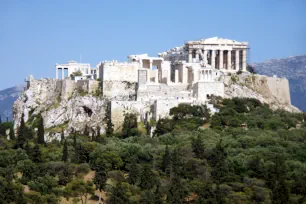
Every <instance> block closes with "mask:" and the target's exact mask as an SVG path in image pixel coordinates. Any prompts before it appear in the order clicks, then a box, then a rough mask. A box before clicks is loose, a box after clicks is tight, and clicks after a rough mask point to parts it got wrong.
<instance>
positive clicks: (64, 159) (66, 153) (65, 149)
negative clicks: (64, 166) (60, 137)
mask: <svg viewBox="0 0 306 204" xmlns="http://www.w3.org/2000/svg"><path fill="white" fill-rule="evenodd" d="M62 161H64V162H67V161H68V146H67V140H65V141H64V147H63V156H62Z"/></svg>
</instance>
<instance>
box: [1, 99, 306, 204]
mask: <svg viewBox="0 0 306 204" xmlns="http://www.w3.org/2000/svg"><path fill="white" fill-rule="evenodd" d="M211 102H212V103H214V105H215V107H217V108H218V109H219V112H217V113H215V114H214V115H212V114H210V112H209V110H208V109H207V107H206V106H190V105H186V104H181V105H179V106H178V107H176V108H173V109H171V111H170V115H171V118H163V119H160V120H158V121H148V122H146V123H140V122H139V121H137V116H136V115H134V114H132V113H127V114H125V119H124V123H123V127H122V132H121V133H114V131H113V125H112V121H111V119H110V116H109V115H106V117H105V121H104V123H105V124H106V126H105V129H106V131H105V134H100V133H99V132H100V131H99V130H100V127H96V128H95V129H90V128H85V130H84V132H82V133H81V132H77V131H72V132H73V133H72V134H71V135H69V136H68V137H64V135H63V134H62V137H61V140H60V141H57V140H54V141H52V142H49V143H46V142H45V140H44V132H45V131H46V130H45V129H44V126H43V119H42V118H41V117H39V116H35V117H34V116H33V117H32V118H31V120H28V121H27V122H24V120H22V121H21V124H20V126H19V128H18V131H17V134H16V136H15V134H14V131H13V124H12V123H11V122H2V123H1V124H0V135H1V136H0V203H39V204H42V203H82V204H84V203H97V202H101V203H110V204H123V203H143V204H151V203H152V204H155V203H156V204H162V203H175V204H179V203H211V204H215V203H216V204H217V203H241V204H242V203H243V204H247V203H252V204H253V203H273V204H274V203H275V204H285V203H297V204H298V203H306V142H305V141H306V125H305V122H304V121H305V119H306V118H305V117H306V116H305V114H302V113H301V114H297V113H289V112H286V111H283V110H277V111H272V110H271V109H270V108H269V106H268V105H267V104H262V103H261V102H260V101H258V100H256V99H241V98H233V99H231V100H230V99H221V98H212V99H211ZM151 129H154V133H153V136H152V137H150V136H149V134H148V133H149V132H151V131H150V130H151ZM9 130H10V131H9ZM99 200H100V201H99Z"/></svg>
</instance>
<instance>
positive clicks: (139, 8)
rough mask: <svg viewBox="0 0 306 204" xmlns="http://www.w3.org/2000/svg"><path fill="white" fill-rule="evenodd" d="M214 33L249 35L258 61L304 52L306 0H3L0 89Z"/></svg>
mask: <svg viewBox="0 0 306 204" xmlns="http://www.w3.org/2000/svg"><path fill="white" fill-rule="evenodd" d="M214 36H218V37H223V38H229V39H235V40H238V41H248V42H249V44H250V47H251V51H250V55H249V60H250V61H251V62H259V61H263V60H266V59H271V58H281V57H287V56H293V55H301V54H305V53H306V0H218V1H212V0H209V1H205V0H168V1H167V0H152V1H149V0H121V1H119V0H109V1H106V0H88V1H85V0H0V61H1V67H0V73H1V80H0V89H4V88H7V87H10V86H13V85H16V84H20V83H23V80H24V78H25V77H26V76H27V75H29V74H33V75H34V76H35V77H36V78H40V77H55V63H66V62H67V61H68V60H76V61H79V59H80V55H82V62H88V63H91V65H92V66H95V65H96V64H97V63H98V62H100V61H103V60H112V59H117V60H120V61H123V60H126V56H127V55H129V54H141V53H148V54H150V55H153V56H155V55H156V54H157V53H158V52H162V51H165V50H167V49H169V48H172V47H176V46H179V45H181V44H183V43H184V42H185V41H187V40H197V39H200V38H209V37H214Z"/></svg>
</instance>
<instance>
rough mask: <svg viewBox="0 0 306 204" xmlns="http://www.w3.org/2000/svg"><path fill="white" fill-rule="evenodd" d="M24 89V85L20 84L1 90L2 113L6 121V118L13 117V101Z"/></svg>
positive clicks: (0, 108)
mask: <svg viewBox="0 0 306 204" xmlns="http://www.w3.org/2000/svg"><path fill="white" fill-rule="evenodd" d="M23 90H24V87H23V86H21V85H20V86H14V87H11V88H7V89H4V90H1V91H0V115H1V118H2V121H5V120H6V118H8V119H9V120H12V119H13V103H14V102H15V101H16V99H17V98H18V96H19V95H20V93H21V92H22V91H23Z"/></svg>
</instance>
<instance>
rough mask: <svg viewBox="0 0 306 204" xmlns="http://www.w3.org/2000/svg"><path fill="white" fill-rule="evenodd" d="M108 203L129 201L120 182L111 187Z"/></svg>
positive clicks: (119, 203) (124, 203)
mask: <svg viewBox="0 0 306 204" xmlns="http://www.w3.org/2000/svg"><path fill="white" fill-rule="evenodd" d="M109 203H110V204H126V203H129V198H128V197H127V194H126V191H125V189H124V186H123V185H122V183H118V184H117V185H116V187H115V188H114V189H113V192H112V195H111V197H110V199H109Z"/></svg>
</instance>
